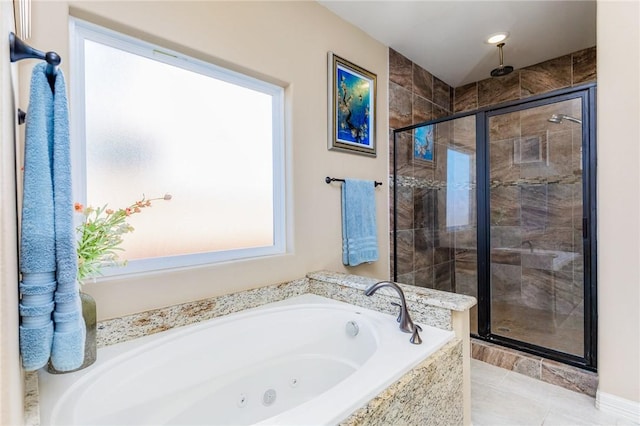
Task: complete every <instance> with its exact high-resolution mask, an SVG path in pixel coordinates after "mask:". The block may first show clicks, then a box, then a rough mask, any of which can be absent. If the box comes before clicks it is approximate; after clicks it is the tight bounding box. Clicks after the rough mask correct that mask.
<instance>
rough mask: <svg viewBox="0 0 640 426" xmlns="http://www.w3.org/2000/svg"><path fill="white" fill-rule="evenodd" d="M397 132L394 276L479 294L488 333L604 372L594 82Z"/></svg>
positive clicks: (483, 332)
mask: <svg viewBox="0 0 640 426" xmlns="http://www.w3.org/2000/svg"><path fill="white" fill-rule="evenodd" d="M393 136H394V152H393V163H394V166H393V169H394V170H393V184H394V188H393V215H392V228H393V234H392V244H393V250H392V256H393V259H392V264H393V271H392V274H393V278H394V280H395V281H398V282H403V283H407V284H413V285H417V286H422V287H428V288H434V289H438V290H445V291H451V292H456V293H461V294H467V295H471V296H475V297H477V299H478V305H477V306H476V307H475V308H474V310H473V311H472V312H471V325H470V326H471V333H472V335H473V336H475V337H477V338H480V339H483V340H486V341H490V342H494V343H497V344H501V345H504V346H508V347H512V348H516V349H519V350H523V351H526V352H529V353H534V354H536V355H540V356H543V357H545V358H549V359H554V360H558V361H561V362H565V363H567V364H571V365H574V366H579V367H582V368H585V369H589V370H595V369H596V366H597V363H596V343H597V336H596V330H597V328H596V262H595V253H596V251H595V249H596V247H595V243H596V241H595V235H596V233H595V223H596V220H595V214H596V210H595V207H596V200H595V195H596V185H595V182H596V180H595V85H593V84H591V85H584V86H580V87H575V88H572V89H567V90H563V91H557V92H553V93H550V94H546V95H543V96H538V97H532V98H528V99H526V100H523V101H516V102H511V103H508V104H504V105H500V106H493V107H490V108H486V109H481V110H477V111H473V112H468V113H462V114H456V115H453V116H450V117H446V118H442V119H438V120H433V121H429V122H425V123H421V124H418V125H413V126H409V127H405V128H402V129H398V130H395V131H394V135H393Z"/></svg>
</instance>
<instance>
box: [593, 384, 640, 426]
mask: <svg viewBox="0 0 640 426" xmlns="http://www.w3.org/2000/svg"><path fill="white" fill-rule="evenodd" d="M596 408H598V409H599V410H602V411H604V412H606V413H611V414H615V415H616V416H619V417H624V418H625V419H628V420H631V421H632V422H634V423H640V402H636V401H630V400H628V399H624V398H620V397H619V396H615V395H611V394H610V393H605V392H600V390H598V391H597V392H596Z"/></svg>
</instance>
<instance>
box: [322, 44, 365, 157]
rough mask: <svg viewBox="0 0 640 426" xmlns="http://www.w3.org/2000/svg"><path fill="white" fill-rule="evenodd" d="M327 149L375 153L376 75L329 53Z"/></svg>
mask: <svg viewBox="0 0 640 426" xmlns="http://www.w3.org/2000/svg"><path fill="white" fill-rule="evenodd" d="M329 105H330V107H329V109H330V111H329V134H330V137H329V149H332V150H340V151H347V152H354V153H358V154H365V155H370V156H373V157H375V156H376V139H375V135H376V133H375V127H376V120H375V111H376V75H375V74H372V73H371V72H369V71H367V70H365V69H363V68H360V67H359V66H357V65H354V64H352V63H351V62H349V61H347V60H345V59H342V58H340V57H339V56H336V55H334V54H333V53H329Z"/></svg>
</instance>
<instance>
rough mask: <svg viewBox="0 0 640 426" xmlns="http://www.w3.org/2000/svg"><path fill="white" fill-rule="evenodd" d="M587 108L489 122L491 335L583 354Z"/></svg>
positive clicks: (564, 105)
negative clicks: (584, 125)
mask: <svg viewBox="0 0 640 426" xmlns="http://www.w3.org/2000/svg"><path fill="white" fill-rule="evenodd" d="M582 116H583V114H582V102H581V98H573V99H566V100H562V101H559V102H555V103H548V104H545V105H540V106H536V107H531V108H526V109H519V110H515V111H513V110H512V111H511V112H506V113H500V114H496V115H490V116H489V117H488V127H489V129H488V136H489V140H488V148H489V150H488V163H489V165H488V166H489V170H488V173H489V188H488V191H489V212H488V214H489V223H490V230H489V235H490V245H489V246H490V257H489V268H490V272H489V273H490V284H489V285H490V292H489V294H490V332H491V334H492V335H495V336H500V337H502V338H506V339H511V340H514V341H518V342H524V343H525V344H529V345H534V346H538V347H543V348H548V349H551V350H554V351H559V352H562V353H567V354H571V355H575V356H578V357H583V356H584V354H585V342H584V339H585V333H584V330H585V321H584V316H585V301H584V297H585V288H584V262H583V259H584V254H583V216H584V215H583V194H582V192H583V170H582V167H583V166H582V141H583V135H582V124H581V123H582Z"/></svg>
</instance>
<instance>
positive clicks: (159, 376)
mask: <svg viewBox="0 0 640 426" xmlns="http://www.w3.org/2000/svg"><path fill="white" fill-rule="evenodd" d="M421 327H422V329H423V331H422V333H421V336H422V339H423V341H424V342H423V344H421V345H413V344H411V343H410V342H409V337H410V335H409V334H407V333H403V332H401V331H400V330H399V328H398V324H397V322H396V321H395V318H394V317H393V316H390V315H386V314H382V313H379V312H376V311H372V310H369V309H364V308H360V307H357V306H353V305H349V304H347V303H342V302H338V301H335V300H332V299H327V298H324V297H321V296H316V295H312V294H305V295H302V296H296V297H293V298H290V299H287V300H284V301H282V302H276V303H271V304H267V305H264V306H261V307H259V308H254V309H249V310H246V311H242V312H238V313H235V314H231V315H227V316H224V317H219V318H216V319H213V320H209V321H205V322H201V323H198V324H194V325H190V326H186V327H181V328H178V329H173V330H170V331H166V332H163V333H158V334H154V335H151V336H145V337H142V338H139V339H135V340H132V341H128V342H124V343H120V344H116V345H113V346H108V347H105V348H101V349H99V351H98V361H97V362H96V363H95V364H94V365H93V366H92V367H90V368H88V369H86V370H82V371H78V372H75V373H69V374H65V375H50V374H48V373H46V372H44V371H41V372H40V376H39V379H40V413H41V424H42V425H121V424H127V425H134V424H135V425H137V424H140V425H214V424H220V425H240V424H256V423H259V424H278V425H285V424H292V425H293V424H298V425H300V424H305V425H310V424H336V423H339V422H340V421H342V420H344V419H346V418H347V417H348V416H349V415H350V414H351V413H353V412H354V411H355V410H357V409H358V408H360V407H361V406H364V405H365V404H366V403H367V402H368V401H369V400H371V399H372V398H374V397H375V396H376V395H377V394H379V393H380V392H381V391H383V390H384V389H385V388H386V387H388V386H389V385H391V384H392V383H393V382H394V381H396V380H397V379H399V378H400V377H401V376H402V375H403V374H404V373H406V372H408V371H409V370H410V369H411V368H412V367H414V366H416V365H417V364H419V363H420V362H421V361H422V360H424V359H426V358H427V357H428V356H429V355H430V354H432V353H434V352H435V351H437V350H438V349H439V348H440V347H442V346H443V345H444V344H445V343H446V342H448V341H449V340H451V339H453V337H454V334H453V332H451V331H446V330H441V329H437V328H433V327H429V326H425V325H421Z"/></svg>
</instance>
